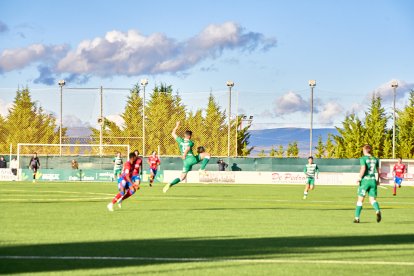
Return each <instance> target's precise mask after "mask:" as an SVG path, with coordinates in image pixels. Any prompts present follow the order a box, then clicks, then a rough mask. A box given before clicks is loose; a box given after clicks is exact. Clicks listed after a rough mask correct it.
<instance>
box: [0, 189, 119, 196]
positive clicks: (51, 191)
mask: <svg viewBox="0 0 414 276" xmlns="http://www.w3.org/2000/svg"><path fill="white" fill-rule="evenodd" d="M1 191H2V192H25V193H30V192H35V193H46V194H52V193H53V194H55V193H59V194H86V195H106V196H110V195H112V194H106V193H91V192H68V191H55V190H50V191H33V190H31V191H27V190H1Z"/></svg>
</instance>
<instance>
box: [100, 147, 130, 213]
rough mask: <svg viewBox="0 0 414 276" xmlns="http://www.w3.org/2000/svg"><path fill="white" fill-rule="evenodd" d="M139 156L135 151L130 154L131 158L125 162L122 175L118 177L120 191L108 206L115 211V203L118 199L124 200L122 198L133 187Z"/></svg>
mask: <svg viewBox="0 0 414 276" xmlns="http://www.w3.org/2000/svg"><path fill="white" fill-rule="evenodd" d="M136 160H137V157H136V155H135V153H133V152H132V153H130V154H129V160H128V161H127V162H125V164H124V168H123V170H122V173H121V176H120V177H119V178H118V190H119V193H118V194H117V195H116V196H115V197H114V198H113V199H112V201H111V202H110V203H109V204H108V206H107V208H108V210H109V211H111V212H113V211H114V204H115V203H116V202H117V201H120V200H121V201H122V198H123V197H124V196H125V195H126V194H128V193H129V191H130V190H131V187H133V185H134V182H133V173H134V169H135V162H136Z"/></svg>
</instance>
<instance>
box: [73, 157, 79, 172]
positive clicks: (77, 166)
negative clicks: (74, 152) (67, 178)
mask: <svg viewBox="0 0 414 276" xmlns="http://www.w3.org/2000/svg"><path fill="white" fill-rule="evenodd" d="M72 169H74V170H79V163H78V161H76V160H75V159H73V160H72Z"/></svg>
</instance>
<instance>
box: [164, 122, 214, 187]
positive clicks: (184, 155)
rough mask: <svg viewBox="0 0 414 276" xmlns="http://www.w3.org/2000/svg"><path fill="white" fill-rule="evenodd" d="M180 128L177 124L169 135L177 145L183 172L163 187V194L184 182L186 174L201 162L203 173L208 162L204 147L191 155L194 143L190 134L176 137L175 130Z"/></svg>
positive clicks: (189, 132) (178, 123)
mask: <svg viewBox="0 0 414 276" xmlns="http://www.w3.org/2000/svg"><path fill="white" fill-rule="evenodd" d="M179 127H180V122H177V124H176V126H175V128H174V129H173V131H172V133H171V135H172V136H173V137H174V139H175V141H177V143H178V147H179V149H180V153H181V159H183V171H182V173H181V176H180V177H179V178H176V179H174V180H173V181H171V183H168V184H167V185H165V186H164V188H163V192H164V193H166V192H167V191H168V189H169V188H171V187H172V186H174V185H176V184H178V183H180V181H184V180H185V179H186V177H187V174H188V172H189V171H191V169H192V168H193V166H194V165H195V164H197V163H200V162H201V170H202V171H204V170H205V168H206V166H207V163H208V162H209V161H210V154H209V153H207V152H205V149H204V147H198V148H197V155H194V154H193V146H194V142H193V141H191V136H192V134H193V133H192V132H191V131H190V130H187V131H186V132H185V134H184V138H181V137H178V136H177V133H176V132H177V129H178V128H179Z"/></svg>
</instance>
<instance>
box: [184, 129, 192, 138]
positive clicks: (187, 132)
mask: <svg viewBox="0 0 414 276" xmlns="http://www.w3.org/2000/svg"><path fill="white" fill-rule="evenodd" d="M185 135H186V136H190V137H191V136H192V135H193V132H192V131H191V130H186V131H185Z"/></svg>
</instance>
